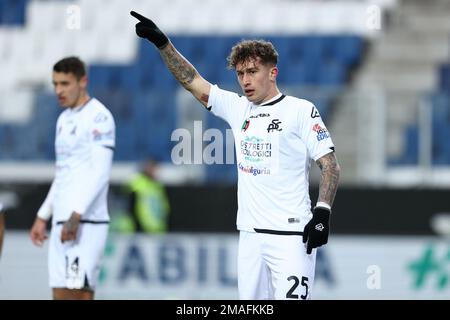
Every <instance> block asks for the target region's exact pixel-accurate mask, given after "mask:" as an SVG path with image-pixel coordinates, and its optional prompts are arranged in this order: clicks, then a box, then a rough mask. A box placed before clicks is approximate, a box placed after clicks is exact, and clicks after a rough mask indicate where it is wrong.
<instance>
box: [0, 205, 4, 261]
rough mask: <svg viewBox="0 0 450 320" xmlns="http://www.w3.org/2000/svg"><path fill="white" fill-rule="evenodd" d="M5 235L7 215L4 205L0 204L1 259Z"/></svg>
mask: <svg viewBox="0 0 450 320" xmlns="http://www.w3.org/2000/svg"><path fill="white" fill-rule="evenodd" d="M4 235H5V215H4V212H3V204H2V203H1V202H0V258H1V257H2V248H3V237H4Z"/></svg>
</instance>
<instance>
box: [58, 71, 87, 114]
mask: <svg viewBox="0 0 450 320" xmlns="http://www.w3.org/2000/svg"><path fill="white" fill-rule="evenodd" d="M86 85H87V77H86V76H84V77H82V78H81V79H79V80H78V79H77V77H76V76H75V75H74V74H73V73H64V72H53V86H54V88H55V94H56V96H57V97H58V103H59V104H60V105H61V107H63V108H74V107H76V106H79V105H81V101H82V99H83V96H84V95H85V92H86Z"/></svg>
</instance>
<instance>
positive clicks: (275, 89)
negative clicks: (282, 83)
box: [258, 86, 281, 105]
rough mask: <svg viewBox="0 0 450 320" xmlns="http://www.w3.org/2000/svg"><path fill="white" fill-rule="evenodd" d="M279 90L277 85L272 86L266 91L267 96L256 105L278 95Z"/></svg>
mask: <svg viewBox="0 0 450 320" xmlns="http://www.w3.org/2000/svg"><path fill="white" fill-rule="evenodd" d="M280 93H281V92H280V90H278V87H277V86H273V87H272V88H271V90H270V91H269V92H268V94H267V96H266V97H265V98H264V99H263V101H261V102H260V103H258V105H261V104H264V103H266V102H268V101H270V100H272V99H273V98H275V97H276V96H278V95H279V94H280Z"/></svg>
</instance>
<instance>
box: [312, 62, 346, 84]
mask: <svg viewBox="0 0 450 320" xmlns="http://www.w3.org/2000/svg"><path fill="white" fill-rule="evenodd" d="M346 75H347V74H346V69H345V66H344V65H342V64H340V63H338V62H336V61H329V62H324V63H322V64H320V67H319V68H318V70H317V82H316V83H317V84H318V85H321V86H335V87H338V86H342V85H344V84H345V81H346Z"/></svg>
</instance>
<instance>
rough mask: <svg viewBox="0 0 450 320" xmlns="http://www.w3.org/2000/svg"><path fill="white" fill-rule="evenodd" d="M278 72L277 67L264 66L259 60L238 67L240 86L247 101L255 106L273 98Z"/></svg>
mask: <svg viewBox="0 0 450 320" xmlns="http://www.w3.org/2000/svg"><path fill="white" fill-rule="evenodd" d="M277 72H278V69H277V67H275V66H272V65H266V64H262V63H261V61H260V59H259V58H257V59H251V60H249V61H246V62H243V63H238V64H237V65H236V73H237V77H238V81H239V85H240V86H241V88H242V91H243V92H244V94H245V96H246V97H247V99H248V100H249V101H251V102H253V103H255V104H261V103H263V102H264V101H266V100H269V99H270V98H272V97H273V95H274V92H276V84H275V79H276V75H277Z"/></svg>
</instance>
